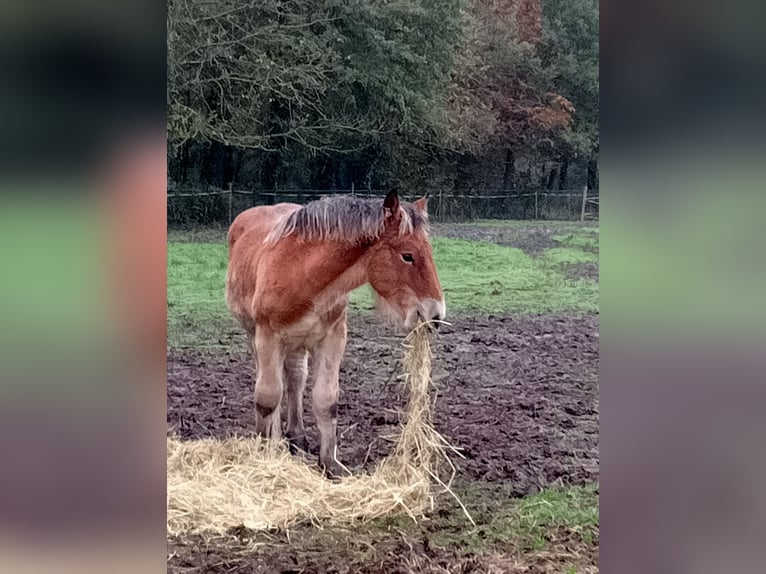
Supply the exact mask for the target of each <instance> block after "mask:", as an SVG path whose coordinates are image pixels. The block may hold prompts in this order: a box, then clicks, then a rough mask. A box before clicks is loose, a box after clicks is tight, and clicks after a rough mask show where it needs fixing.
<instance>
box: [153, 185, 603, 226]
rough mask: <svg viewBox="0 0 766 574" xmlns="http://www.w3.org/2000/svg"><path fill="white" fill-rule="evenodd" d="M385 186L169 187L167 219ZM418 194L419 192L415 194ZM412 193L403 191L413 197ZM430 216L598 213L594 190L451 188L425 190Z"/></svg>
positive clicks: (199, 219)
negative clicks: (427, 192) (331, 187)
mask: <svg viewBox="0 0 766 574" xmlns="http://www.w3.org/2000/svg"><path fill="white" fill-rule="evenodd" d="M387 191H388V190H385V189H363V190H357V189H354V188H351V189H330V190H327V189H321V190H320V189H276V190H271V191H266V190H259V189H253V190H242V189H235V188H234V186H230V188H229V189H216V188H206V189H201V188H169V189H168V224H169V225H170V226H173V227H195V226H207V225H228V224H230V223H231V222H232V221H233V219H234V218H235V217H236V216H237V215H238V214H239V213H240V212H241V211H244V210H245V209H248V208H250V207H254V206H256V205H272V204H275V203H282V202H290V203H299V204H304V203H308V202H309V201H313V200H316V199H320V198H322V197H325V196H328V195H354V196H358V197H383V196H385V194H386V193H387ZM420 195H422V194H420ZM420 195H416V194H412V195H410V194H406V193H404V194H402V197H403V199H405V200H408V201H412V200H415V199H417V198H418V197H420ZM428 208H429V214H430V216H431V219H433V220H434V221H470V220H475V219H531V220H535V219H548V220H573V221H576V220H580V221H584V220H587V219H598V208H599V196H598V190H589V189H588V188H587V187H584V188H582V189H579V190H576V189H569V190H555V191H552V190H542V189H532V190H530V189H524V190H511V191H502V192H499V191H497V190H475V189H471V190H463V191H460V190H452V191H449V192H441V191H438V192H436V193H431V194H430V195H429V203H428Z"/></svg>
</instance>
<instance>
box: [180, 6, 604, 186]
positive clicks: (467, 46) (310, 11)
mask: <svg viewBox="0 0 766 574" xmlns="http://www.w3.org/2000/svg"><path fill="white" fill-rule="evenodd" d="M540 1H541V0H516V1H515V2H509V1H507V0H506V1H505V2H503V1H498V0H496V1H490V0H481V1H478V0H477V1H473V2H470V1H468V0H396V1H385V0H219V1H217V2H210V1H209V0H206V1H202V0H170V3H169V21H168V28H169V29H168V33H169V54H168V71H169V86H168V92H169V110H168V130H169V134H168V135H169V138H168V141H169V144H168V145H169V149H168V155H169V178H170V187H171V188H175V189H178V188H190V189H196V188H205V187H218V188H226V187H228V186H229V184H230V183H232V182H233V183H234V185H235V186H236V187H237V188H239V189H254V190H255V189H257V190H274V189H349V188H351V187H352V185H353V186H354V187H355V188H356V189H359V190H363V189H370V188H372V189H379V188H386V187H389V186H394V185H397V186H399V187H401V188H403V189H410V190H418V191H431V192H436V191H437V190H448V191H449V190H463V191H466V192H469V193H476V194H481V193H489V192H491V191H497V190H524V189H533V188H534V189H548V190H556V189H576V188H580V187H582V185H584V184H586V183H587V184H588V185H589V187H590V188H591V189H594V188H597V187H598V167H597V166H598V3H597V1H596V0H542V4H540Z"/></svg>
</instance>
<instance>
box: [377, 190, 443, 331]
mask: <svg viewBox="0 0 766 574" xmlns="http://www.w3.org/2000/svg"><path fill="white" fill-rule="evenodd" d="M426 204H427V201H426V198H422V199H419V200H418V201H416V202H415V203H413V204H411V205H409V204H407V205H400V203H399V197H398V196H397V194H396V192H395V191H392V192H390V193H389V194H388V195H387V196H386V199H385V201H384V202H383V212H384V230H383V233H381V235H380V239H379V241H378V242H376V243H375V245H374V246H373V247H372V252H371V258H370V262H369V267H368V277H369V280H370V285H371V286H372V288H373V289H374V290H375V292H376V293H377V295H378V308H379V309H380V310H382V311H383V312H384V313H385V314H386V315H388V316H389V317H391V318H393V319H394V320H395V321H396V322H397V323H399V324H401V325H403V326H404V327H405V328H407V329H410V328H412V327H413V326H415V324H416V322H417V320H418V318H420V319H423V320H425V321H430V320H434V319H436V320H443V319H444V317H445V312H446V309H445V305H444V294H443V293H442V289H441V285H439V277H438V276H437V274H436V265H435V264H434V257H433V251H432V249H431V244H430V243H429V241H428V234H427V232H426V226H425V222H426V221H427V217H428V214H427V211H426V207H427V205H426Z"/></svg>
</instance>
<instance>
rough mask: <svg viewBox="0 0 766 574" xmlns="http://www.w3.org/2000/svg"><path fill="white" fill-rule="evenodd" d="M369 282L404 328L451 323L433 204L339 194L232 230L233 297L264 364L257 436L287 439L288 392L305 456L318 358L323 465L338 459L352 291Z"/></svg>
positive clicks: (229, 292) (334, 469) (254, 214)
mask: <svg viewBox="0 0 766 574" xmlns="http://www.w3.org/2000/svg"><path fill="white" fill-rule="evenodd" d="M365 283H369V284H370V285H371V286H372V288H373V290H374V291H375V293H376V294H377V299H378V303H379V305H378V308H379V309H380V310H382V311H384V312H385V314H386V315H388V317H390V318H392V319H393V320H394V321H395V322H396V323H398V324H399V325H401V326H404V327H405V328H408V329H409V328H411V327H413V326H414V324H415V323H416V322H417V320H418V318H421V319H424V320H434V319H437V320H441V319H443V318H444V314H445V306H444V297H443V294H442V290H441V286H440V285H439V278H438V277H437V275H436V267H435V265H434V260H433V254H432V250H431V245H430V243H429V241H428V215H427V212H426V199H425V198H423V199H419V200H418V201H416V202H414V203H412V204H410V203H404V202H401V203H400V201H399V198H398V196H397V194H396V192H394V191H392V192H390V193H389V194H388V195H387V196H386V198H385V200H384V201H380V200H374V199H360V198H355V197H348V196H336V197H332V198H325V199H321V200H318V201H314V202H312V203H309V204H307V205H305V206H303V207H301V206H300V205H296V204H289V203H282V204H278V205H273V206H263V207H253V208H251V209H249V210H247V211H244V212H242V213H241V214H240V215H239V216H238V217H237V218H236V219H235V220H234V222H233V223H232V225H231V227H230V228H229V268H228V273H227V277H226V301H227V303H228V305H229V309H230V310H231V312H232V314H233V315H234V316H235V317H236V318H237V319H238V320H239V322H240V323H241V324H242V326H243V327H244V328H245V330H246V331H247V334H248V339H249V343H250V348H251V350H253V352H254V358H255V362H256V366H257V376H256V383H255V410H256V417H255V420H256V425H255V426H256V432H258V433H259V434H261V435H263V436H271V437H273V438H279V435H280V424H281V423H280V418H281V417H280V404H281V401H282V393H283V390H284V391H286V392H287V438H288V440H289V441H290V443H291V444H292V445H294V446H297V447H299V448H302V449H304V450H306V444H307V443H306V437H305V431H304V426H303V389H304V387H305V384H306V379H307V377H308V357H309V353H311V354H312V359H313V361H312V362H313V370H314V381H313V391H312V399H313V412H314V415H315V417H316V421H317V425H318V427H319V432H320V435H321V445H320V449H319V463H320V465H321V466H322V467H323V468H324V469H325V471H326V472H327V473H328V474H329V475H331V476H338V475H339V474H341V473H342V472H344V471H345V469H344V467H343V466H342V465H341V464H340V463H339V462H338V460H337V457H336V445H337V442H336V440H337V439H336V428H337V410H338V408H337V401H338V377H339V373H340V363H341V359H342V358H343V353H344V351H345V347H346V307H347V304H348V296H349V293H350V292H351V291H352V290H354V289H356V288H357V287H360V286H361V285H364V284H365Z"/></svg>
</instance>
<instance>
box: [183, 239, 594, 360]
mask: <svg viewBox="0 0 766 574" xmlns="http://www.w3.org/2000/svg"><path fill="white" fill-rule="evenodd" d="M433 246H434V258H435V260H436V265H437V269H438V272H439V278H440V280H441V284H442V288H443V289H444V293H445V298H446V300H447V309H448V313H449V314H450V315H452V316H456V315H457V316H460V315H464V314H470V313H522V314H538V313H585V312H593V311H596V310H597V308H598V284H597V283H595V282H593V281H588V280H578V281H571V280H567V279H566V278H565V276H564V274H563V273H564V269H565V268H566V266H567V265H571V264H572V263H583V262H592V261H596V256H595V254H592V253H588V252H585V251H582V250H579V249H577V248H576V247H561V248H554V249H549V250H548V251H546V252H545V253H544V254H543V255H542V256H541V257H531V256H529V255H527V254H526V253H524V252H523V251H521V250H520V249H515V248H511V247H503V246H499V245H495V244H492V243H485V242H479V241H467V240H461V239H446V238H439V237H437V238H434V239H433ZM226 251H227V250H226V245H225V244H223V243H201V242H200V243H192V242H189V243H180V242H171V243H169V244H168V341H169V344H170V345H171V346H189V345H203V346H205V345H211V344H212V345H216V344H225V343H224V342H223V341H220V338H221V337H224V338H227V337H231V336H232V335H231V333H232V331H235V332H237V331H238V329H237V328H236V325H235V324H234V321H233V320H232V319H231V318H230V316H229V313H228V310H227V308H226V304H225V301H224V296H223V290H224V282H225V277H226V263H227V262H226V257H227V255H226ZM373 299H374V298H373V295H372V292H371V289H370V288H369V287H368V286H365V287H363V288H361V289H358V290H357V291H355V292H354V293H352V297H351V306H352V308H353V309H356V310H359V311H367V310H370V309H372V308H373V304H374V302H373Z"/></svg>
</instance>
